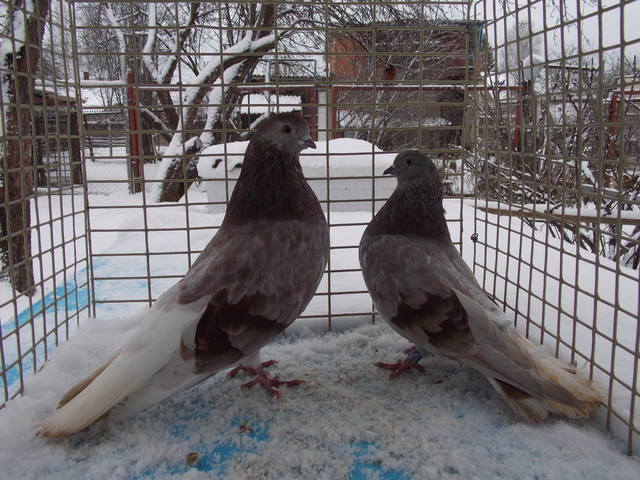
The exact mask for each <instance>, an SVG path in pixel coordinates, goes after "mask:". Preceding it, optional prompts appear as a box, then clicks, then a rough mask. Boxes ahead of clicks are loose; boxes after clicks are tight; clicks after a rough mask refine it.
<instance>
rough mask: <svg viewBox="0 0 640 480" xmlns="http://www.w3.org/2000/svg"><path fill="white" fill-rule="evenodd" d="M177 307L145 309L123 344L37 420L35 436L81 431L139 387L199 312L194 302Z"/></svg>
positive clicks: (177, 346)
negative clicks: (123, 345)
mask: <svg viewBox="0 0 640 480" xmlns="http://www.w3.org/2000/svg"><path fill="white" fill-rule="evenodd" d="M182 307H183V308H182V309H181V310H179V311H169V312H165V311H162V310H161V309H154V308H152V309H151V310H149V311H148V312H146V314H145V315H144V317H143V319H142V321H141V322H140V325H139V326H138V328H137V330H136V332H135V333H134V335H133V337H132V339H131V341H130V342H129V343H128V344H127V346H126V347H124V348H123V349H122V350H121V351H120V352H119V353H118V354H117V355H116V356H115V358H112V359H110V360H109V361H108V362H106V363H105V364H104V365H103V366H102V367H100V368H98V369H97V370H95V371H94V372H93V373H92V374H91V375H89V376H88V377H87V378H86V379H85V380H83V381H82V382H80V383H79V384H78V385H76V386H75V387H73V388H72V389H71V390H69V392H67V394H66V395H65V396H64V397H63V401H61V402H60V403H61V404H60V407H59V408H58V409H57V410H56V411H55V412H54V413H53V414H52V415H51V416H50V417H49V418H47V419H46V420H45V421H43V422H42V424H41V429H40V431H39V432H38V434H39V435H41V436H44V437H62V436H66V435H71V434H73V433H76V432H78V431H80V430H82V429H83V428H85V427H87V426H88V425H90V424H91V423H93V422H95V421H96V420H98V419H99V418H100V417H102V416H103V415H104V414H105V413H107V412H108V411H109V410H111V409H112V408H113V407H114V406H116V405H117V404H118V403H119V402H122V401H123V400H124V399H125V398H127V397H128V396H129V395H131V394H132V393H134V392H136V390H138V389H140V387H142V386H143V385H144V384H145V383H147V382H148V381H149V379H150V378H151V377H152V376H153V375H154V374H155V373H156V372H157V371H158V370H160V369H161V368H162V367H163V365H165V364H166V363H167V362H169V361H170V360H171V359H172V358H174V357H175V355H176V354H177V355H179V352H180V341H181V331H182V327H183V326H184V325H185V324H189V323H190V322H192V321H197V319H198V318H199V317H200V316H201V311H202V308H200V307H199V306H195V305H194V307H195V308H184V306H182ZM167 395H168V394H167ZM160 400H162V399H160ZM160 400H158V401H160ZM154 403H157V402H154ZM152 404H153V403H152ZM132 413H133V412H132Z"/></svg>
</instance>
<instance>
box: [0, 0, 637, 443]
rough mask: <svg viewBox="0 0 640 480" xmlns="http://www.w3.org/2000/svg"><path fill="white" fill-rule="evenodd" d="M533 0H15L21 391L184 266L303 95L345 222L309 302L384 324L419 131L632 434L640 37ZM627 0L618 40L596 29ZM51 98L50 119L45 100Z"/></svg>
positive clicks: (11, 173)
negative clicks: (77, 341) (400, 205)
mask: <svg viewBox="0 0 640 480" xmlns="http://www.w3.org/2000/svg"><path fill="white" fill-rule="evenodd" d="M520 3H521V2H516V3H515V4H514V5H511V3H510V2H488V1H487V2H485V1H476V2H470V1H462V0H461V1H442V2H427V1H417V2H415V1H414V2H408V1H396V2H385V1H344V2H331V1H305V2H294V3H284V2H270V1H265V2H255V1H252V2H249V1H246V2H235V3H226V4H223V3H219V2H213V3H212V2H133V1H126V2H98V1H89V0H87V1H75V2H66V1H63V0H53V1H51V2H48V1H44V0H34V1H33V2H21V1H18V0H15V1H11V2H7V1H4V2H2V3H1V8H2V12H1V13H3V14H4V18H5V20H4V24H3V25H2V37H1V38H2V43H1V48H0V54H1V55H3V56H4V57H3V58H4V60H3V61H2V64H1V65H2V66H1V67H0V68H1V69H2V75H3V77H2V78H3V82H4V83H3V90H2V98H1V100H0V109H2V111H3V130H2V145H3V150H2V158H3V178H4V183H3V187H2V188H3V189H2V196H3V202H4V208H3V209H2V214H3V215H4V217H3V222H4V223H3V225H2V227H3V230H2V232H1V235H2V236H1V237H0V238H1V239H2V241H3V246H4V251H5V252H6V253H5V256H4V257H3V267H2V276H3V280H2V281H0V287H2V290H1V291H0V295H2V296H1V297H0V314H1V315H2V322H1V324H2V327H1V328H2V351H1V354H2V376H1V379H2V388H3V390H4V400H5V401H7V400H9V399H10V398H12V397H14V396H16V395H18V394H19V393H20V392H21V391H22V390H23V388H24V386H23V385H24V384H23V377H24V376H25V375H27V374H28V373H29V372H35V371H36V370H37V369H38V368H39V367H41V366H42V365H43V363H44V361H46V359H47V358H48V355H49V352H50V350H51V348H53V347H54V346H55V345H57V344H58V343H59V342H60V341H63V340H66V339H67V338H68V336H69V335H70V334H71V333H72V330H73V328H75V326H76V325H77V324H78V322H79V320H80V319H81V318H86V317H88V316H89V315H91V316H96V317H98V318H99V317H100V316H107V315H118V314H125V313H130V312H131V310H132V308H135V307H136V306H144V305H149V304H151V303H152V302H153V301H154V300H155V298H157V297H158V296H159V295H160V294H161V293H162V292H163V291H164V290H166V289H167V288H168V287H169V286H170V285H171V284H173V283H174V282H175V281H177V280H178V279H179V278H181V276H182V275H183V274H184V272H186V270H187V269H188V268H189V267H190V265H191V264H192V262H193V261H194V260H195V258H196V257H197V255H198V254H199V252H200V251H201V250H202V249H203V248H204V246H205V245H206V243H207V242H208V240H209V239H210V238H211V237H212V236H213V234H214V233H215V231H216V229H217V228H218V227H219V225H220V223H221V221H222V216H223V212H224V209H225V204H226V201H227V200H228V198H229V195H230V194H231V192H232V190H233V187H234V185H235V179H236V178H237V176H238V174H239V171H240V169H241V167H242V156H243V153H244V149H245V148H246V145H247V143H248V141H249V138H250V132H251V131H252V130H253V129H254V128H255V126H256V125H257V124H258V123H259V121H260V120H261V119H263V118H265V117H266V116H268V115H269V114H271V113H274V112H279V111H293V112H296V113H297V114H298V115H300V116H301V117H303V118H304V119H305V120H307V122H308V124H309V125H310V128H311V132H312V136H313V138H314V140H315V141H316V143H317V148H316V149H315V150H306V151H304V152H303V154H302V160H301V163H302V165H303V169H304V172H305V175H306V177H307V178H308V180H309V182H310V184H311V186H312V188H313V189H314V191H315V192H316V195H317V196H318V198H319V200H320V202H321V204H322V206H323V209H324V210H325V213H326V215H327V219H328V221H329V225H330V229H331V255H330V261H329V264H328V267H327V271H326V273H325V276H324V278H323V281H322V282H321V284H320V287H319V289H318V293H317V295H316V296H315V298H314V299H313V301H312V302H311V304H310V305H309V307H308V308H307V310H306V311H305V312H304V314H303V316H302V317H303V318H302V319H301V320H300V321H301V322H309V323H310V324H311V323H315V324H321V325H326V327H327V328H345V327H346V326H348V325H351V324H353V323H356V322H360V321H362V320H363V319H365V320H366V321H375V320H376V314H375V312H374V309H373V305H372V303H371V300H370V298H369V296H368V294H367V292H366V288H365V285H364V283H363V280H362V277H361V274H360V270H359V265H358V260H357V258H358V255H357V247H358V243H359V240H360V236H361V234H362V232H363V230H364V228H365V226H366V225H367V223H368V222H369V220H370V219H371V218H372V216H373V214H374V213H375V212H376V211H377V210H378V209H379V208H380V206H381V205H382V204H383V203H384V201H385V200H386V199H387V198H388V196H389V194H390V193H391V191H392V190H393V188H394V182H393V180H391V179H389V178H387V177H384V176H383V175H382V171H383V170H384V169H385V168H386V167H387V166H388V165H389V164H390V163H391V161H392V159H393V157H394V156H395V153H397V152H398V151H401V150H403V149H406V148H417V149H420V150H421V151H424V152H427V153H429V154H430V155H432V156H433V157H434V158H435V160H436V163H437V164H438V166H439V167H440V171H441V174H442V176H443V180H444V184H445V189H446V193H447V197H446V199H445V207H446V210H447V218H448V220H449V227H450V230H451V233H452V237H453V240H454V242H455V243H456V245H457V246H458V247H459V248H460V249H461V251H462V252H463V254H464V256H465V258H466V259H467V260H468V262H469V263H470V264H473V265H474V268H475V271H476V273H477V275H478V278H479V279H480V280H481V281H482V282H483V286H484V288H485V289H486V290H487V292H488V293H489V294H490V295H492V297H493V298H494V299H495V301H496V302H498V303H500V304H501V305H503V306H504V308H505V309H506V310H508V311H511V312H512V313H513V314H514V318H515V321H516V323H517V324H518V325H519V326H520V327H521V328H523V329H524V330H525V331H526V332H527V334H528V335H529V336H530V337H532V338H534V339H535V340H538V341H542V342H544V343H545V344H549V345H551V346H552V347H554V348H555V353H556V354H557V355H559V356H563V357H565V358H567V359H569V360H575V361H576V362H577V364H578V366H579V367H581V368H583V370H584V372H583V373H584V374H586V375H591V376H593V377H594V378H595V379H596V380H598V381H599V382H600V383H601V384H602V385H603V386H604V388H606V389H607V391H608V392H609V395H608V398H607V405H606V406H605V407H606V408H605V409H603V411H605V412H606V413H605V414H604V416H605V417H606V418H604V421H605V422H606V424H607V427H608V428H611V429H613V430H615V431H618V432H623V435H624V437H625V438H626V439H627V444H628V448H629V451H631V450H632V448H633V442H634V441H635V440H637V434H638V429H637V423H634V421H635V420H634V419H635V415H636V414H635V412H636V410H637V408H636V399H637V397H638V393H637V392H638V390H637V384H638V378H637V365H636V364H637V359H638V328H637V324H636V322H637V318H638V314H639V307H638V255H639V251H640V248H639V246H638V228H640V227H638V222H637V217H638V213H637V212H638V202H637V193H638V190H639V188H638V170H637V168H638V148H637V131H638V120H639V117H638V103H637V99H638V98H640V97H636V94H635V91H636V88H637V87H638V86H640V84H639V82H637V78H636V77H635V72H636V70H635V62H633V60H632V56H631V55H630V52H632V51H633V47H634V46H635V45H637V43H638V40H637V37H634V38H635V40H631V39H630V38H629V34H628V33H627V30H626V29H627V28H628V27H627V26H626V21H627V20H625V14H624V6H625V5H624V4H625V2H621V3H620V4H616V6H617V9H616V8H615V6H614V7H606V8H605V7H602V6H600V7H598V6H591V4H590V3H589V6H588V7H585V8H582V7H581V2H565V1H563V0H558V1H557V2H527V3H526V4H524V3H523V4H522V5H521V4H520ZM33 8H35V9H36V10H37V9H40V10H38V11H36V12H34V11H33V10H32V9H33ZM617 11H619V14H618V15H619V18H618V17H616V19H615V20H616V21H617V25H618V26H619V30H620V31H621V32H623V33H620V35H619V37H618V38H617V40H614V41H613V43H612V44H607V45H606V46H605V45H595V46H594V45H590V46H587V44H586V43H585V44H583V43H584V42H583V41H582V38H583V37H584V38H586V37H589V35H587V33H588V32H587V30H588V29H587V26H589V28H593V26H594V25H595V27H596V30H595V31H596V33H597V32H602V30H603V25H605V24H606V25H609V23H611V22H612V20H611V19H610V18H609V15H610V14H612V12H617ZM540 12H542V13H540ZM32 18H33V19H35V20H34V21H33V24H34V25H35V26H34V27H33V28H34V30H33V31H31V30H29V28H30V27H27V29H26V30H27V31H28V32H30V33H29V34H28V35H27V37H25V34H24V31H25V28H23V27H24V25H30V23H29V22H30V21H31V19H32ZM16 19H17V20H16ZM551 19H553V22H552V21H551ZM525 20H526V24H525ZM605 20H606V21H605ZM21 22H22V23H21ZM607 22H609V23H607ZM614 23H615V22H614ZM20 28H22V30H20ZM38 28H41V31H42V33H41V34H40V35H39V34H38ZM576 31H578V33H576ZM21 32H22V33H21ZM625 35H627V36H625ZM600 36H602V35H600ZM24 38H29V41H28V42H27V43H25V42H24V40H23V39H24ZM576 39H578V41H577V43H576ZM595 39H596V40H597V39H598V35H596V36H595ZM23 47H24V49H23ZM21 49H22V50H21ZM26 51H28V52H29V55H24V53H25V52H26ZM36 52H37V55H34V53H36ZM27 57H28V58H29V60H30V61H31V62H34V57H39V58H35V63H33V64H26V65H22V64H21V63H20V59H22V58H27ZM616 58H617V59H618V61H619V63H618V64H617V65H616V66H613V64H610V63H609V62H610V61H613V60H615V59H616ZM7 59H9V60H8V61H7ZM527 59H528V60H527ZM611 59H613V60H611ZM38 60H39V62H38ZM527 61H528V63H527ZM39 88H40V91H41V92H42V93H41V97H42V98H43V100H38V98H40V97H38V95H37V94H36V93H37V92H38V91H39V90H38V89H39ZM25 107H26V108H25ZM37 111H43V112H44V116H43V117H42V118H45V119H47V120H46V121H40V122H38V121H37V119H36V114H35V113H33V114H31V113H29V114H25V113H23V112H37ZM14 114H15V115H16V118H18V116H20V118H22V119H26V120H31V121H29V122H27V121H26V120H25V122H12V118H13V117H12V115H14ZM25 139H28V140H25ZM35 145H39V147H38V149H39V150H38V149H36V148H32V146H35ZM12 149H13V150H12ZM39 151H42V152H44V153H38V152H39ZM65 166H66V167H65ZM65 168H66V170H65ZM60 172H64V173H63V174H61V173H60ZM34 179H38V180H37V183H35V182H36V180H34ZM10 185H15V188H13V187H12V188H10ZM41 185H42V186H41ZM27 212H30V215H31V217H30V218H29V213H27ZM13 218H17V219H21V220H22V223H20V222H18V221H14V220H12V219H13ZM465 218H466V219H468V221H465ZM634 222H635V223H634ZM29 239H31V244H28V241H29ZM34 239H37V240H34ZM463 246H464V248H463ZM21 252H22V253H21ZM20 254H21V255H22V256H21V255H20ZM30 266H33V268H32V270H33V273H32V275H33V277H32V278H31V277H28V275H27V278H28V280H27V281H26V284H24V285H23V284H20V282H19V281H18V280H19V278H18V277H20V276H21V275H23V274H24V273H25V271H26V273H27V274H28V273H29V269H30V268H31V267H30ZM33 292H35V293H33ZM583 364H585V365H586V367H583ZM635 422H637V421H635Z"/></svg>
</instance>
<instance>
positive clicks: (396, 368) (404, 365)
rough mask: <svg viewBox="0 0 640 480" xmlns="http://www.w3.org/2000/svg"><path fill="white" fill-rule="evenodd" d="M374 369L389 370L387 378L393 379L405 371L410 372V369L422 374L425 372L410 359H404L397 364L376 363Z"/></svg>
mask: <svg viewBox="0 0 640 480" xmlns="http://www.w3.org/2000/svg"><path fill="white" fill-rule="evenodd" d="M376 367H378V368H383V369H385V370H391V373H390V374H389V378H395V377H397V376H398V375H400V374H402V373H404V372H406V371H407V370H411V369H412V368H415V369H416V370H418V371H420V372H423V373H424V372H425V369H424V367H423V366H422V365H420V364H418V363H416V362H414V361H413V360H411V359H410V358H405V359H404V360H400V361H399V362H398V363H384V362H378V363H376Z"/></svg>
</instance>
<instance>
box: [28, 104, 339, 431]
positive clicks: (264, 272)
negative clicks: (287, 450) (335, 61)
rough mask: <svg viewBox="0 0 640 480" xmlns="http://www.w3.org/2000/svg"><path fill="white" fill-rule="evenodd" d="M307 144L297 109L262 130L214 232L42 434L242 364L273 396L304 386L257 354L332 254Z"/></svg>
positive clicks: (303, 300)
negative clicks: (306, 168) (308, 173)
mask: <svg viewBox="0 0 640 480" xmlns="http://www.w3.org/2000/svg"><path fill="white" fill-rule="evenodd" d="M307 147H313V148H315V144H314V142H313V140H312V139H311V136H310V135H309V129H308V126H307V124H306V122H305V121H304V120H303V119H301V118H300V117H298V116H296V115H295V114H293V113H282V114H278V115H275V116H273V117H271V118H269V119H268V120H266V121H264V122H263V123H262V124H261V125H260V126H259V128H258V130H257V131H256V133H255V134H254V135H253V137H252V139H251V141H250V143H249V145H248V146H247V150H246V153H245V156H244V161H243V167H242V170H241V173H240V176H239V178H238V182H237V184H236V187H235V189H234V191H233V194H232V196H231V198H230V200H229V204H228V206H227V211H226V214H225V217H224V220H223V221H222V224H221V226H220V228H219V230H218V231H217V233H216V234H215V236H214V237H213V238H212V239H211V241H210V242H209V244H208V245H207V246H206V247H205V249H204V250H203V251H202V253H201V254H200V255H199V256H198V258H197V259H196V261H195V262H194V263H193V266H192V267H191V268H190V269H189V271H188V272H187V273H186V274H185V275H184V277H182V279H180V280H179V281H178V282H177V283H176V284H175V285H173V286H172V287H171V288H170V289H169V290H167V291H166V292H165V293H163V294H162V295H160V297H159V298H158V299H157V301H156V302H155V303H154V304H153V305H152V306H151V307H150V309H149V310H147V312H146V313H144V314H143V315H142V318H141V320H140V324H139V326H138V328H137V329H136V330H135V332H134V333H133V335H132V338H131V339H130V340H129V342H128V343H127V344H126V345H125V346H124V347H122V348H121V349H120V350H119V351H118V352H116V353H115V354H114V355H113V356H112V357H111V358H110V359H109V360H107V361H106V362H105V363H104V364H103V365H102V366H101V367H99V368H98V369H97V370H95V371H94V372H93V373H91V374H90V375H89V376H88V377H87V378H86V379H85V380H83V381H82V382H80V383H79V384H78V385H76V386H75V387H73V388H72V389H71V390H69V391H68V392H67V393H66V394H65V395H64V396H63V397H62V400H61V401H60V404H59V406H58V409H57V410H55V411H54V413H53V414H52V415H51V416H50V417H49V418H47V419H46V420H44V421H43V422H42V424H41V428H40V431H39V435H40V436H43V437H62V436H66V435H70V434H73V433H75V432H78V431H80V430H82V429H83V428H85V427H86V426H88V425H90V424H91V423H93V422H95V421H96V420H97V419H99V418H100V417H102V416H103V415H105V414H106V413H107V412H110V414H109V416H110V418H114V419H122V418H126V417H128V416H129V415H132V414H134V413H136V412H139V411H141V410H144V409H146V408H148V407H150V406H152V405H155V404H157V403H159V402H161V401H162V400H164V399H166V398H168V397H170V396H171V395H174V394H176V393H178V392H180V391H183V390H185V389H187V388H190V387H192V386H194V385H195V384H197V383H200V382H202V381H203V380H205V379H206V378H208V377H209V376H211V375H213V374H215V373H216V372H219V371H221V370H223V369H226V368H229V367H232V366H234V365H237V366H238V368H242V369H245V370H249V371H252V372H253V373H256V374H257V375H258V376H257V378H256V380H255V381H254V382H250V383H251V384H256V383H259V384H261V385H263V386H265V388H267V390H269V391H270V393H274V390H273V387H277V386H279V385H283V384H284V385H296V384H297V383H299V382H296V381H294V382H291V383H288V382H282V381H280V380H279V379H278V378H277V377H274V378H269V377H268V375H267V374H266V372H265V371H264V370H263V369H262V366H267V365H268V364H270V363H272V362H267V363H265V364H264V365H262V364H260V363H259V352H260V349H261V348H262V347H263V346H264V345H266V344H267V343H268V342H269V341H270V340H271V339H272V338H274V337H275V336H276V335H278V334H279V333H281V332H282V331H283V330H284V329H285V328H286V327H287V326H288V325H290V324H291V323H292V322H293V321H294V320H295V319H296V317H298V316H299V315H300V313H301V312H302V311H303V310H304V308H305V307H306V305H307V304H308V303H309V301H310V300H311V298H312V297H313V295H314V293H315V291H316V289H317V287H318V284H319V282H320V279H321V277H322V275H323V273H324V270H325V266H326V264H327V259H328V256H329V228H328V225H327V222H326V219H325V216H324V213H323V212H322V208H321V207H320V203H319V202H318V199H317V198H316V196H315V194H314V193H313V191H312V190H311V188H310V187H309V184H308V183H307V181H306V180H305V178H304V176H303V173H302V168H301V166H300V151H301V150H303V149H305V148H307ZM247 365H256V366H257V367H256V368H254V367H251V366H247ZM236 371H237V370H236ZM247 386H251V385H249V384H248V385H247Z"/></svg>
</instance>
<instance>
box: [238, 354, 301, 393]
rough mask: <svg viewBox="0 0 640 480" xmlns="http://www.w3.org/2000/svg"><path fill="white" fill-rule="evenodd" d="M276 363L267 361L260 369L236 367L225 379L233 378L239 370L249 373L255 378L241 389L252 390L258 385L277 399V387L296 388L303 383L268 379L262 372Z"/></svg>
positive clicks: (264, 372) (276, 378) (267, 375)
mask: <svg viewBox="0 0 640 480" xmlns="http://www.w3.org/2000/svg"><path fill="white" fill-rule="evenodd" d="M275 363H276V361H275V360H269V361H268V362H262V363H261V364H260V367H258V368H253V367H247V366H244V365H238V366H237V367H235V368H234V369H233V370H231V371H230V372H229V373H227V377H235V376H236V375H237V374H238V372H239V371H240V370H242V371H245V372H248V373H250V374H251V375H254V376H255V377H256V378H254V379H253V380H251V381H250V382H247V383H245V384H243V385H242V387H243V388H252V387H254V386H255V385H258V384H260V385H261V386H262V388H264V389H265V390H266V391H267V392H268V393H269V394H270V395H273V396H274V397H279V396H280V392H279V391H278V390H276V388H277V387H281V386H285V387H296V386H298V385H300V384H301V383H304V380H286V381H285V380H280V378H279V377H278V376H275V377H273V378H270V377H269V374H268V373H267V372H266V371H265V370H264V368H265V367H270V366H271V365H274V364H275Z"/></svg>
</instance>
